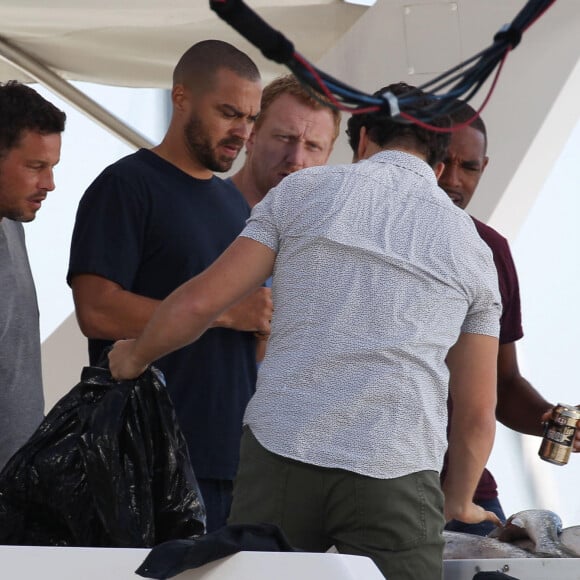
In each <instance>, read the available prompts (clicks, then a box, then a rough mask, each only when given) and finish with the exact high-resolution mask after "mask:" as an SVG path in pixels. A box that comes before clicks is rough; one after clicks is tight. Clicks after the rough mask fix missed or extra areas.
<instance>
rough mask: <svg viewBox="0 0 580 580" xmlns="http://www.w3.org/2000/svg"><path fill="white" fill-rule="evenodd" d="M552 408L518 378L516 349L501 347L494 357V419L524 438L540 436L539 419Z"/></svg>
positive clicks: (541, 428) (520, 376) (541, 431)
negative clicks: (495, 362)
mask: <svg viewBox="0 0 580 580" xmlns="http://www.w3.org/2000/svg"><path fill="white" fill-rule="evenodd" d="M552 407H553V405H552V404H551V403H548V401H546V400H545V399H544V398H543V397H542V396H541V395H540V394H539V393H538V392H537V391H536V390H535V389H534V387H532V385H531V384H530V383H529V382H528V381H527V380H526V379H525V378H524V377H522V375H521V374H520V370H519V368H518V359H517V351H516V345H515V343H514V342H509V343H507V344H502V345H500V347H499V353H498V357H497V411H496V415H497V419H498V421H501V422H502V423H503V424H504V425H505V426H506V427H509V428H510V429H513V430H514V431H519V432H520V433H526V434H528V435H542V434H543V426H542V421H543V419H542V417H543V415H544V414H545V413H546V412H547V411H550V409H551V408H552Z"/></svg>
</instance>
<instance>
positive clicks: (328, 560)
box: [0, 546, 384, 580]
mask: <svg viewBox="0 0 580 580" xmlns="http://www.w3.org/2000/svg"><path fill="white" fill-rule="evenodd" d="M148 553H149V550H146V549H121V548H55V547H31V546H0V562H1V567H2V568H1V577H2V578H5V579H9V578H10V579H12V578H18V580H103V579H107V580H135V579H137V578H142V577H141V576H139V575H137V574H135V570H136V569H137V568H138V567H139V566H140V565H141V563H142V562H143V560H144V559H145V557H146V556H147V554H148ZM174 578H175V580H384V577H383V575H382V574H381V573H380V572H379V570H378V568H377V567H376V566H375V565H374V564H373V562H372V561H371V560H370V559H369V558H365V557H362V556H347V555H342V554H302V553H285V552H239V553H238V554H234V555H233V556H229V557H227V558H222V559H221V560H217V561H215V562H212V563H210V564H206V565H205V566H202V567H201V568H197V569H194V570H188V571H186V572H183V573H182V574H179V575H178V576H175V577H174Z"/></svg>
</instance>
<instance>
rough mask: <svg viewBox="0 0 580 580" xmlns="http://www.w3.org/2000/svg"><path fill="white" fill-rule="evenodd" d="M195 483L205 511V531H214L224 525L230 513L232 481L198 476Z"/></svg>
mask: <svg viewBox="0 0 580 580" xmlns="http://www.w3.org/2000/svg"><path fill="white" fill-rule="evenodd" d="M197 484H198V486H199V491H200V492H201V497H202V498H203V503H204V504H205V511H206V513H207V522H206V532H207V533H209V532H215V530H219V528H221V527H223V526H225V525H226V522H227V519H228V516H229V515H230V508H231V506H232V488H233V481H231V480H229V479H200V478H198V480H197Z"/></svg>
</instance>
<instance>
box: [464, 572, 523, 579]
mask: <svg viewBox="0 0 580 580" xmlns="http://www.w3.org/2000/svg"><path fill="white" fill-rule="evenodd" d="M473 580H518V579H517V578H515V577H514V576H508V575H507V574H504V573H503V572H478V573H477V574H476V575H475V576H474V577H473Z"/></svg>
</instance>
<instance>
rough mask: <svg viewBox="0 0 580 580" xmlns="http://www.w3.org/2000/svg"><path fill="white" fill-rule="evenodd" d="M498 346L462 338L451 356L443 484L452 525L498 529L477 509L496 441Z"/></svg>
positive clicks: (489, 341)
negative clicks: (484, 524) (450, 406)
mask: <svg viewBox="0 0 580 580" xmlns="http://www.w3.org/2000/svg"><path fill="white" fill-rule="evenodd" d="M497 345H498V341H497V339H495V338H492V337H490V336H485V335H481V334H467V333H464V334H461V336H460V337H459V340H458V341H457V343H456V344H455V346H454V347H453V348H452V349H451V350H450V351H449V354H448V356H447V365H448V367H449V372H450V381H449V388H450V394H451V398H452V399H453V414H452V419H451V429H450V432H449V452H448V453H449V455H448V457H449V463H448V471H447V476H446V478H445V482H444V484H443V491H444V493H445V516H446V519H448V520H449V519H457V520H460V521H462V522H466V523H477V522H480V521H483V520H491V521H493V522H494V523H496V524H498V523H499V520H498V519H497V516H495V514H492V513H491V512H485V511H484V510H483V508H481V507H479V506H477V505H475V504H474V503H473V495H474V493H475V489H476V487H477V483H478V482H479V479H480V477H481V474H482V472H483V469H484V467H485V464H486V462H487V460H488V457H489V454H490V452H491V448H492V445H493V439H494V436H495V405H496V361H497V348H498V346H497Z"/></svg>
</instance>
